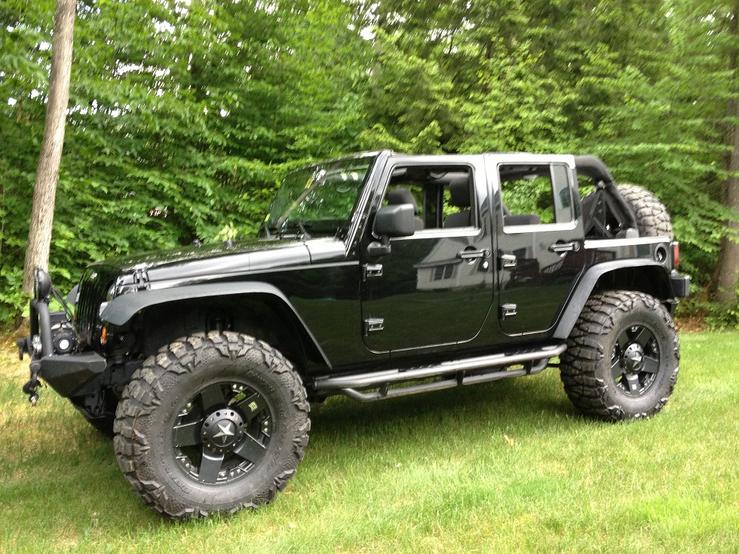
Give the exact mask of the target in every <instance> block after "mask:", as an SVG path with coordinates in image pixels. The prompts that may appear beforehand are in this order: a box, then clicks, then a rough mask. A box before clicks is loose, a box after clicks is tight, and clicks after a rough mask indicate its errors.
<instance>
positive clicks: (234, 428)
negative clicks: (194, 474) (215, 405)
mask: <svg viewBox="0 0 739 554" xmlns="http://www.w3.org/2000/svg"><path fill="white" fill-rule="evenodd" d="M243 423H244V422H243V420H242V419H241V416H240V415H239V414H238V413H237V412H235V411H233V410H230V409H227V408H226V409H223V410H217V411H215V412H213V413H212V414H210V415H209V416H208V417H207V418H206V420H205V421H204V422H203V427H202V429H201V431H200V434H201V435H202V438H203V442H204V443H205V445H206V447H207V448H209V449H211V450H215V451H217V452H225V451H226V450H227V449H228V448H229V447H231V446H233V444H234V443H235V442H236V441H237V440H239V438H241V428H242V425H243Z"/></svg>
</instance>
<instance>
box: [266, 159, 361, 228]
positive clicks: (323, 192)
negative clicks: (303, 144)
mask: <svg viewBox="0 0 739 554" xmlns="http://www.w3.org/2000/svg"><path fill="white" fill-rule="evenodd" d="M374 160H375V157H374V156H368V157H361V158H352V159H346V160H338V161H334V162H326V163H323V164H318V165H313V166H310V167H305V168H302V169H299V170H297V171H294V172H292V173H289V174H288V175H287V176H286V177H285V179H284V180H283V181H282V184H281V185H280V188H279V190H278V191H277V195H276V196H275V199H274V200H273V202H272V205H271V206H270V209H269V214H268V215H267V219H266V221H265V223H266V228H267V229H268V231H270V232H276V233H278V234H284V233H292V232H294V233H296V234H300V235H304V236H307V237H311V236H313V235H321V234H322V235H335V234H337V233H339V232H342V231H346V229H348V227H349V222H350V221H351V218H352V214H353V213H354V206H355V205H356V203H357V199H358V198H359V193H360V191H361V190H362V187H363V185H364V181H365V178H366V177H367V173H368V172H369V169H370V167H372V162H374Z"/></svg>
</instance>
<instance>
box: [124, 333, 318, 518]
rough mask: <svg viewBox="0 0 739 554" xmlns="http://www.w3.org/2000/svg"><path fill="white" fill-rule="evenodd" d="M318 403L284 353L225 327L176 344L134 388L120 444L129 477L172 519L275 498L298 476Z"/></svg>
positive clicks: (127, 394)
mask: <svg viewBox="0 0 739 554" xmlns="http://www.w3.org/2000/svg"><path fill="white" fill-rule="evenodd" d="M309 410H310V407H309V404H308V401H307V399H306V392H305V388H304V387H303V384H302V382H301V379H300V376H299V375H298V374H297V372H296V371H295V370H294V369H293V367H292V365H291V364H290V362H289V361H288V360H287V359H285V358H284V357H283V356H282V354H280V352H278V351H277V350H275V349H274V348H272V347H271V346H269V345H268V344H266V343H264V342H261V341H258V340H256V339H254V338H252V337H250V336H247V335H243V334H238V333H232V332H224V333H217V332H211V333H208V334H207V335H205V334H197V335H193V336H190V337H187V338H183V339H180V340H178V341H175V342H173V343H171V344H169V345H168V346H166V347H164V348H162V349H161V350H160V351H159V352H158V353H157V354H156V355H155V356H151V357H149V358H148V359H147V360H146V361H145V362H144V364H143V366H142V367H141V368H140V369H139V370H137V371H136V372H135V373H134V375H133V377H132V379H131V381H130V383H129V384H128V385H127V386H126V388H125V390H124V392H123V396H122V398H121V401H120V403H119V405H118V410H117V412H116V420H115V426H114V430H115V438H114V446H115V452H116V456H117V458H118V464H119V466H120V468H121V470H122V471H123V473H124V475H125V477H126V479H127V480H128V481H129V482H130V484H131V485H132V486H133V488H134V489H135V490H136V492H137V493H138V494H139V495H140V496H141V497H142V498H143V500H144V501H145V502H146V503H147V504H148V505H150V506H151V507H153V508H154V509H155V510H157V511H159V512H161V513H162V514H165V515H166V516H168V517H170V518H173V519H185V518H192V517H204V516H208V515H210V514H212V513H233V512H236V511H237V510H240V509H241V508H244V507H257V506H259V505H261V504H266V503H268V502H270V501H271V500H272V499H273V498H274V496H275V494H276V493H277V491H278V490H282V489H283V488H284V487H285V485H286V484H287V482H288V480H289V479H290V478H291V477H292V476H293V475H294V474H295V472H296V469H297V466H298V463H299V462H300V460H301V459H302V458H303V454H304V451H305V447H306V445H307V443H308V432H309V430H310V420H309V418H308V413H309Z"/></svg>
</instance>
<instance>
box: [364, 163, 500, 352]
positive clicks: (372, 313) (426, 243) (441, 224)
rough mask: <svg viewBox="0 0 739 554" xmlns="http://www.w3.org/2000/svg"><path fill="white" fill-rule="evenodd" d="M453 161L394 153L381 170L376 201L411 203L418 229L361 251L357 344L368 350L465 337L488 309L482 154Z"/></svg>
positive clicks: (490, 275)
mask: <svg viewBox="0 0 739 554" xmlns="http://www.w3.org/2000/svg"><path fill="white" fill-rule="evenodd" d="M454 159H455V158H452V157H444V158H442V160H443V161H439V162H437V163H434V162H420V161H419V158H418V157H412V158H402V157H396V158H393V159H391V161H390V162H389V164H388V166H387V168H386V171H385V173H384V176H383V182H382V183H383V186H382V190H381V195H380V197H379V199H378V200H377V201H376V203H375V206H376V207H377V206H381V205H383V204H387V203H388V202H390V203H393V202H396V201H397V202H398V203H407V202H406V201H405V200H403V199H407V200H410V201H412V202H415V203H416V206H417V212H416V213H417V221H418V226H417V230H416V232H415V233H414V234H413V235H412V236H409V237H402V238H394V239H391V240H390V247H391V251H390V253H389V254H387V255H385V256H382V257H379V258H369V257H367V255H366V253H364V254H363V255H364V259H363V270H364V278H363V281H362V317H363V320H364V326H365V327H364V342H365V345H366V346H367V348H368V349H370V350H372V351H374V352H387V351H402V350H408V349H416V348H423V347H431V346H439V345H445V344H450V345H451V344H456V343H459V342H464V341H468V340H471V339H472V338H474V337H475V336H476V335H477V333H478V332H479V330H480V328H481V327H482V325H483V323H484V321H485V318H486V316H487V313H488V311H489V310H490V308H491V304H492V298H493V267H492V266H493V264H492V239H491V226H490V222H489V220H488V218H485V224H483V218H481V216H480V206H481V205H482V204H483V203H485V205H486V206H488V203H487V185H486V182H485V174H484V166H483V164H482V157H470V158H469V159H468V158H466V161H460V162H456V163H455V162H454ZM465 183H466V184H465ZM465 187H468V191H469V193H468V195H467V197H465V195H464V188H465ZM452 188H453V189H454V191H451V190H450V189H452ZM409 194H410V196H412V197H413V198H412V199H411V198H410V196H409ZM394 199H398V200H394ZM486 209H487V208H486ZM367 233H371V230H368V231H367ZM366 240H373V237H370V236H368V237H366Z"/></svg>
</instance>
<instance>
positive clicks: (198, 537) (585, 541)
mask: <svg viewBox="0 0 739 554" xmlns="http://www.w3.org/2000/svg"><path fill="white" fill-rule="evenodd" d="M682 344H683V349H682V353H683V359H682V367H681V372H680V378H679V381H678V385H677V388H676V390H675V393H674V395H673V397H672V399H671V401H670V402H669V403H668V404H667V407H666V409H665V410H664V411H663V412H662V413H661V414H659V415H658V416H656V417H654V418H653V419H651V420H647V421H639V422H634V423H629V424H618V425H611V424H605V423H598V422H592V421H588V420H586V419H583V418H582V417H580V416H578V415H577V414H576V413H575V411H574V410H573V408H572V406H571V405H570V403H569V401H568V400H567V398H566V397H565V395H564V392H563V391H562V387H561V385H560V382H559V376H558V374H557V371H556V370H547V372H545V373H543V374H541V375H539V376H536V377H531V378H523V379H518V380H512V381H502V382H498V383H491V384H488V385H480V386H477V387H469V388H463V389H455V390H451V391H444V392H439V393H434V394H430V395H426V396H417V397H410V398H404V399H398V400H393V401H386V402H380V403H375V404H367V405H364V404H358V403H355V402H352V401H349V400H347V399H343V398H334V399H330V400H329V401H327V402H326V403H325V404H324V405H323V406H321V407H320V408H319V409H317V410H315V411H314V413H313V415H312V419H313V432H312V435H311V442H310V445H309V447H308V451H307V454H306V458H305V461H304V462H303V464H302V465H301V467H300V470H299V472H298V475H297V477H296V478H295V479H294V480H293V481H292V482H291V483H290V484H289V486H288V488H287V490H286V491H285V492H284V493H283V494H281V495H279V496H278V497H277V499H276V501H275V502H274V503H273V504H272V505H270V506H268V507H266V508H263V509H261V510H259V511H256V512H242V513H239V514H237V515H236V516H234V517H231V518H221V519H213V520H206V521H197V522H192V523H185V524H173V523H171V522H169V521H165V520H162V519H161V518H159V517H158V516H157V515H156V514H154V513H153V512H151V511H150V510H149V509H147V508H145V507H144V505H143V504H142V503H141V502H140V501H139V500H138V497H137V496H136V495H135V494H134V493H133V492H132V491H131V490H130V489H129V487H128V485H127V483H126V482H125V481H124V480H123V477H122V476H121V475H120V473H119V471H118V467H117V465H116V462H115V458H114V456H113V450H112V445H111V443H110V442H109V441H108V440H106V439H104V438H103V437H101V436H100V435H98V434H97V433H96V432H95V431H94V430H93V429H92V428H90V427H89V426H88V425H87V424H86V423H85V422H84V421H83V419H82V418H81V416H79V415H78V414H77V413H76V412H75V411H74V409H73V408H72V407H71V406H70V405H68V403H67V402H66V401H64V400H62V399H61V398H59V397H58V396H57V395H56V394H55V393H54V392H53V391H51V390H49V389H43V391H42V396H41V401H40V404H39V406H38V407H36V408H30V407H29V406H28V404H27V402H26V400H25V398H24V397H23V396H22V394H21V392H20V386H21V384H22V383H23V381H24V380H25V379H26V378H27V376H26V363H24V364H20V363H19V362H17V361H16V360H14V356H15V353H14V352H12V351H11V350H10V349H9V348H8V349H6V350H3V351H2V352H1V353H0V477H1V483H0V522H2V523H0V551H7V552H18V551H26V550H47V551H50V550H52V549H53V550H63V549H81V550H87V551H95V552H99V551H119V550H128V551H136V552H142V551H159V552H162V553H164V552H169V551H180V552H184V551H195V552H236V551H239V552H249V553H256V552H265V551H275V552H328V551H341V552H387V551H391V552H397V551H412V552H419V551H421V552H423V551H429V552H438V551H465V552H466V551H481V552H493V551H495V552H507V551H520V550H531V551H540V552H550V551H553V550H568V551H577V552H614V551H623V552H649V553H651V552H655V551H669V552H733V553H735V552H737V551H739V475H738V472H739V463H738V462H737V458H739V448H738V446H739V440H737V439H738V436H739V434H738V433H737V431H738V430H739V429H738V428H739V380H738V377H739V332H732V333H722V334H709V333H695V334H688V333H684V334H683V335H682Z"/></svg>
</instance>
